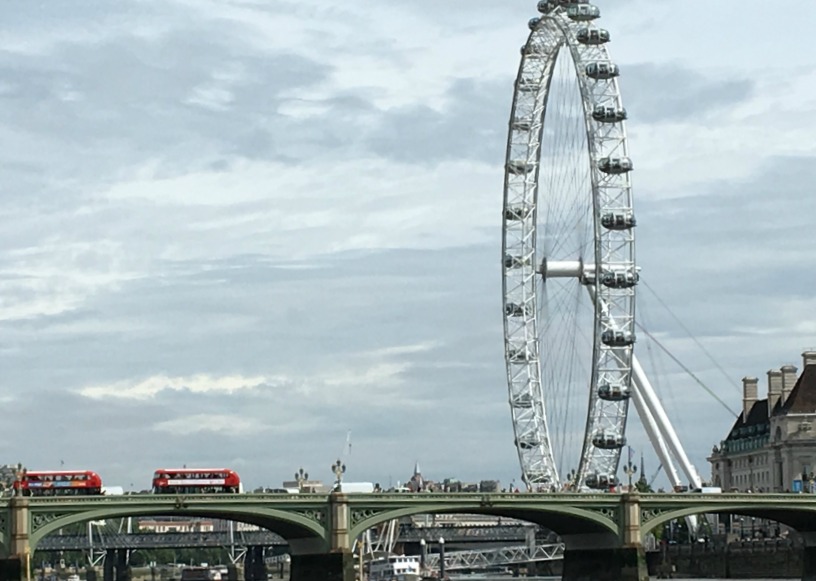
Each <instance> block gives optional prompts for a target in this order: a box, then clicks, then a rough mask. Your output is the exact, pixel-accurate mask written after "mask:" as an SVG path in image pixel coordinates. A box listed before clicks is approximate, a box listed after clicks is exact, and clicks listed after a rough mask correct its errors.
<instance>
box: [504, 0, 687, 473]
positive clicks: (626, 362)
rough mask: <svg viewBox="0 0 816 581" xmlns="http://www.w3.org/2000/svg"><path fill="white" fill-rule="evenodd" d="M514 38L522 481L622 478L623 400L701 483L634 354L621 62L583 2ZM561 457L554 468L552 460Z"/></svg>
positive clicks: (510, 164)
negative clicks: (522, 38)
mask: <svg viewBox="0 0 816 581" xmlns="http://www.w3.org/2000/svg"><path fill="white" fill-rule="evenodd" d="M538 11H539V12H540V14H541V15H540V16H538V17H536V18H533V19H532V20H530V22H529V27H530V30H531V32H530V35H529V38H528V40H527V42H526V44H525V45H524V46H523V47H522V50H521V64H520V66H519V70H518V75H517V77H516V81H515V91H514V96H513V106H512V111H511V117H510V128H509V134H508V141H507V156H506V160H505V182H504V207H503V264H502V266H503V268H502V272H503V299H504V300H503V307H504V331H505V361H506V368H507V377H508V389H509V401H510V409H511V414H512V419H513V427H514V431H515V445H516V449H517V451H518V455H519V460H520V464H521V469H522V478H523V480H524V481H525V483H526V484H527V486H528V487H530V488H532V487H537V486H544V487H548V488H552V487H559V486H561V485H564V484H569V485H572V486H574V487H577V488H606V487H608V486H610V485H612V484H614V483H615V482H616V481H617V478H616V473H617V469H618V465H619V462H620V457H621V453H622V450H623V449H624V448H625V447H626V435H625V432H626V423H627V415H628V411H629V403H630V401H634V403H635V406H636V408H637V411H638V413H639V415H640V416H641V420H642V422H643V424H644V428H645V430H646V432H647V434H648V436H649V438H650V439H651V440H652V443H653V444H654V446H655V449H656V451H657V453H658V456H659V458H660V460H661V462H662V463H663V464H664V468H665V469H666V471H667V473H668V474H669V479H670V480H671V481H672V484H673V485H675V484H678V483H679V482H680V481H681V479H680V477H679V475H678V473H677V470H676V468H675V467H674V462H673V459H672V457H673V458H674V460H677V461H678V462H679V463H680V465H681V467H682V468H683V471H684V472H685V473H686V476H687V477H688V478H689V480H690V481H693V482H692V483H693V485H695V486H696V485H697V484H698V482H699V476H697V474H696V471H695V470H694V468H693V466H691V463H690V462H689V461H688V458H687V456H686V455H685V452H684V451H683V449H682V446H681V445H680V443H679V440H678V439H677V435H676V433H675V432H674V430H673V428H672V427H671V424H670V423H669V421H668V418H667V417H666V415H665V412H664V411H663V409H662V407H661V406H660V402H659V400H658V399H657V397H656V396H655V394H654V391H653V389H652V388H651V385H650V384H649V382H648V379H647V378H646V377H645V374H644V373H643V370H642V368H640V365H639V364H638V363H637V360H636V359H635V358H634V356H633V346H634V344H635V342H636V334H635V294H636V287H637V283H638V278H639V272H638V268H637V267H636V264H635V226H636V219H635V213H634V207H633V199H632V184H631V180H630V172H631V170H632V169H633V163H632V160H631V159H630V157H629V150H628V145H627V138H626V128H625V120H626V118H627V113H626V109H625V108H624V106H623V102H622V100H621V96H620V91H619V87H618V82H617V78H618V75H619V72H620V71H619V68H618V66H617V65H616V64H615V63H614V62H613V61H612V60H611V59H610V56H609V53H608V51H607V48H606V44H607V43H608V42H609V40H610V33H609V32H608V31H607V30H605V29H603V28H600V27H599V26H597V24H596V22H597V20H598V18H599V17H600V9H599V8H598V7H597V6H595V5H593V4H590V3H589V2H588V0H542V1H540V2H539V3H538ZM559 469H560V471H559Z"/></svg>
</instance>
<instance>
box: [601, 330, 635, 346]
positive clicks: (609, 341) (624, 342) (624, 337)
mask: <svg viewBox="0 0 816 581" xmlns="http://www.w3.org/2000/svg"><path fill="white" fill-rule="evenodd" d="M601 343H603V344H604V345H607V346H609V347H628V346H630V345H634V344H635V334H634V333H632V332H629V331H612V330H606V331H604V332H603V333H601Z"/></svg>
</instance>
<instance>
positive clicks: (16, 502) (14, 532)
mask: <svg viewBox="0 0 816 581" xmlns="http://www.w3.org/2000/svg"><path fill="white" fill-rule="evenodd" d="M9 509H10V512H11V546H10V547H9V554H10V555H11V556H12V557H17V558H18V559H20V560H21V561H22V562H23V563H25V561H26V559H27V558H30V557H31V545H30V544H29V532H30V531H29V528H28V527H29V516H30V515H29V512H28V497H27V496H12V497H11V498H10V499H9Z"/></svg>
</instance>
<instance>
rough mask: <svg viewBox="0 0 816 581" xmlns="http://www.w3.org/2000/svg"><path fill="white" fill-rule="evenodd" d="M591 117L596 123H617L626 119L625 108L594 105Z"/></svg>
mask: <svg viewBox="0 0 816 581" xmlns="http://www.w3.org/2000/svg"><path fill="white" fill-rule="evenodd" d="M592 118H593V119H594V120H595V121H597V122H598V123H619V122H621V121H625V120H626V109H624V108H622V107H608V106H605V105H596V106H595V108H594V109H593V110H592Z"/></svg>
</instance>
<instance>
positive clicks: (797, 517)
mask: <svg viewBox="0 0 816 581" xmlns="http://www.w3.org/2000/svg"><path fill="white" fill-rule="evenodd" d="M712 509H714V510H712ZM702 514H735V515H739V516H747V517H755V518H759V519H766V520H772V521H776V522H780V523H782V524H784V525H787V526H789V527H791V528H793V529H795V530H796V531H798V532H813V531H816V506H803V505H800V506H796V505H768V506H761V505H760V506H758V505H757V504H755V503H753V504H740V503H734V504H727V505H717V506H705V505H700V506H686V507H683V508H678V509H675V510H666V511H644V512H643V516H642V517H641V518H642V520H641V533H642V534H644V535H645V534H647V533H650V532H652V531H654V530H655V529H657V528H658V527H661V526H663V525H665V524H666V523H668V522H670V521H673V520H677V519H681V518H685V517H688V516H694V515H702Z"/></svg>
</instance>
